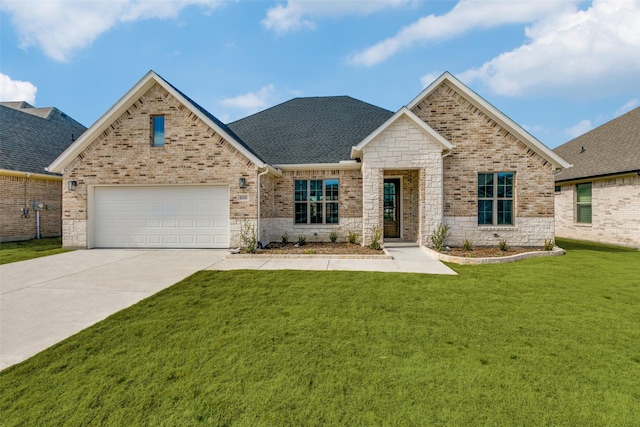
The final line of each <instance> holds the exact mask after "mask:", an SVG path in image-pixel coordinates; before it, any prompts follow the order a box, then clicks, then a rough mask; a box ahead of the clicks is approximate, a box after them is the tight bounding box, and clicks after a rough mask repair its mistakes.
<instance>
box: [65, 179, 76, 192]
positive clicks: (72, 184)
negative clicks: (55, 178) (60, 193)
mask: <svg viewBox="0 0 640 427" xmlns="http://www.w3.org/2000/svg"><path fill="white" fill-rule="evenodd" d="M67 185H68V188H69V191H76V187H77V186H78V181H69V182H68V183H67Z"/></svg>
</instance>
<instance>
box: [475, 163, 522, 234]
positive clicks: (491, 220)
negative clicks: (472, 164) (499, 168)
mask: <svg viewBox="0 0 640 427" xmlns="http://www.w3.org/2000/svg"><path fill="white" fill-rule="evenodd" d="M514 193H515V174H514V173H513V172H495V173H479V174H478V225H513V220H514V212H513V209H514V204H513V198H514Z"/></svg>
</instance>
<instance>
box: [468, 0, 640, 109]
mask: <svg viewBox="0 0 640 427" xmlns="http://www.w3.org/2000/svg"><path fill="white" fill-rule="evenodd" d="M638 22H640V0H627V1H609V0H594V1H593V3H592V5H591V7H589V8H588V9H586V10H565V11H564V12H563V13H560V14H554V15H552V16H549V17H548V18H544V19H540V20H538V21H537V22H536V23H534V24H533V25H532V26H531V27H529V28H527V29H526V32H525V33H526V36H527V37H528V38H529V40H530V41H529V42H528V43H526V44H524V45H522V46H520V47H519V48H517V49H515V50H513V51H511V52H506V53H503V54H501V55H499V56H497V57H496V58H493V59H491V60H490V61H488V62H486V63H485V64H483V65H482V66H481V67H479V68H474V69H470V70H467V71H465V72H464V73H462V74H460V75H459V77H460V78H461V79H462V80H464V81H465V82H467V83H470V82H473V81H481V82H483V83H485V84H486V85H487V86H488V87H489V88H490V89H491V90H492V91H493V92H495V93H498V94H503V95H510V96H515V95H526V94H532V95H553V94H559V95H560V94H561V95H572V96H576V97H585V96H598V95H600V94H612V93H616V92H617V93H620V92H622V93H626V92H627V91H628V89H629V85H635V87H636V88H637V87H638V82H639V80H638V75H639V74H640V31H638ZM585 88H588V90H587V91H585Z"/></svg>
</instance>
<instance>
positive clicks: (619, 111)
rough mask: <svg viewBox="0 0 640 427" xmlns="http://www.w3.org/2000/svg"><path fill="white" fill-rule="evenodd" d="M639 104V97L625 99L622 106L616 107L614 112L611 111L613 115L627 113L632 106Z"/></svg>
mask: <svg viewBox="0 0 640 427" xmlns="http://www.w3.org/2000/svg"><path fill="white" fill-rule="evenodd" d="M638 106H640V98H633V99H630V100H629V101H627V102H626V103H625V104H624V105H623V106H622V107H620V108H618V109H617V110H616V112H615V113H613V115H614V117H618V116H621V115H623V114H624V113H628V112H629V111H631V110H633V109H634V108H636V107H638Z"/></svg>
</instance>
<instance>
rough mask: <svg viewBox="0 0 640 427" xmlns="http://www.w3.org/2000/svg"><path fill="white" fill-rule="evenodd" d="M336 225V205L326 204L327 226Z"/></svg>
mask: <svg viewBox="0 0 640 427" xmlns="http://www.w3.org/2000/svg"><path fill="white" fill-rule="evenodd" d="M337 223H338V204H337V203H327V224H337Z"/></svg>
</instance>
